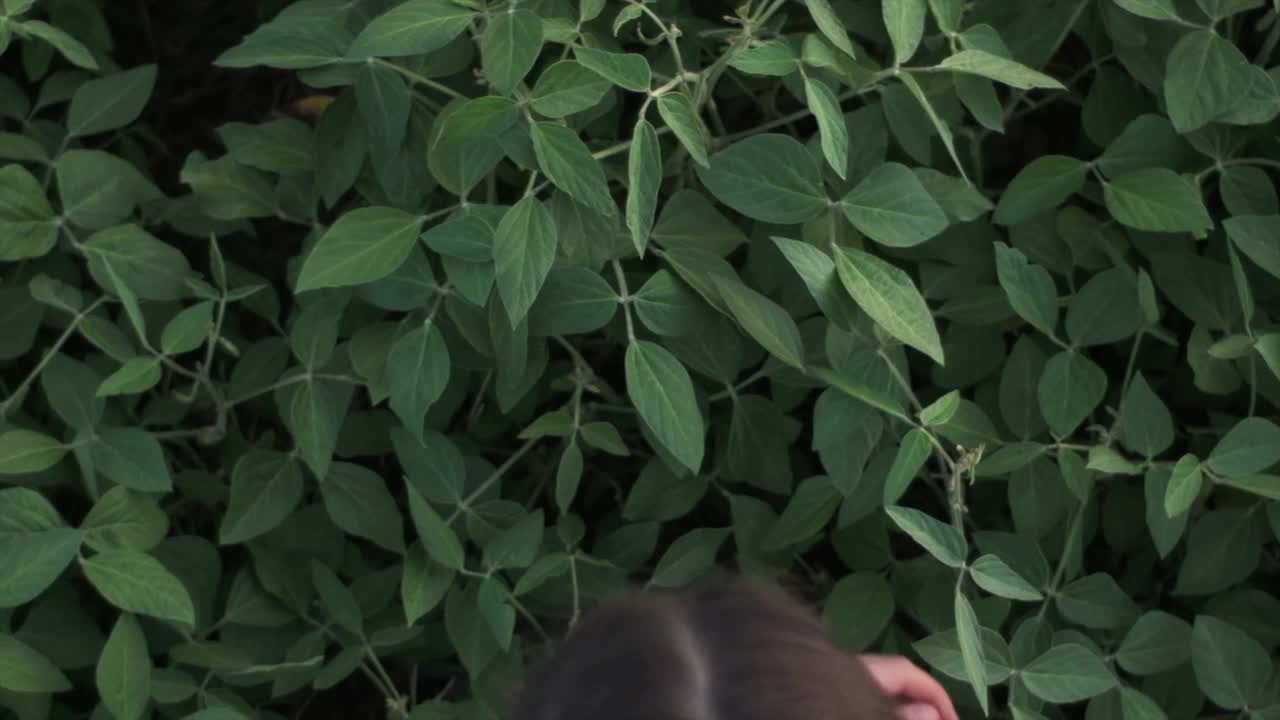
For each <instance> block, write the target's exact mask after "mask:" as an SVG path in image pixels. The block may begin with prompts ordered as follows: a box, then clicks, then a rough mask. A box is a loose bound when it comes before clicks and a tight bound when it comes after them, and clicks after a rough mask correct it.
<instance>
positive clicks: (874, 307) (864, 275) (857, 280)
mask: <svg viewBox="0 0 1280 720" xmlns="http://www.w3.org/2000/svg"><path fill="white" fill-rule="evenodd" d="M834 250H835V263H836V271H837V272H838V273H839V275H840V281H841V282H842V283H843V284H844V287H845V290H847V291H848V292H849V294H850V295H851V296H853V299H854V300H855V301H856V302H857V303H858V305H859V306H860V307H861V308H862V310H863V311H864V312H866V313H867V315H869V316H871V319H872V320H874V321H876V323H877V324H878V325H880V327H882V328H884V330H885V332H887V333H889V334H890V335H891V336H893V337H895V338H897V339H898V340H900V341H902V342H903V343H905V344H907V345H910V346H911V347H913V348H915V349H917V350H919V351H920V352H922V353H924V354H925V355H928V356H929V357H930V358H931V359H932V360H933V361H934V362H936V363H938V364H939V365H942V364H945V358H944V356H943V352H942V340H941V339H940V338H939V337H938V329H937V326H936V325H935V324H934V321H933V315H932V313H930V311H929V306H928V305H926V304H925V302H924V298H923V297H922V296H921V295H920V291H919V290H917V289H916V286H915V283H914V282H912V280H911V277H910V276H909V275H907V273H906V272H904V271H902V270H901V269H900V268H898V267H896V266H893V265H890V264H889V263H887V262H885V261H884V260H881V259H880V258H878V257H876V256H874V255H871V254H870V253H866V252H863V251H861V250H855V249H853V248H835V249H834Z"/></svg>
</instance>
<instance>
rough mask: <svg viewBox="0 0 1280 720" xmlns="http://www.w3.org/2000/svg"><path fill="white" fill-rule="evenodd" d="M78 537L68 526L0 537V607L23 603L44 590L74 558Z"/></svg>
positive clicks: (78, 548) (16, 605)
mask: <svg viewBox="0 0 1280 720" xmlns="http://www.w3.org/2000/svg"><path fill="white" fill-rule="evenodd" d="M80 540H81V536H80V533H79V532H77V531H75V530H72V529H70V528H52V529H48V530H41V531H37V532H26V533H21V534H13V535H9V536H6V537H0V577H2V578H4V582H3V583H0V608H11V607H18V606H19V605H24V604H26V603H28V602H31V601H32V600H34V599H35V598H36V597H38V596H39V595H40V594H41V593H43V592H44V591H45V590H47V589H48V587H49V586H50V585H52V584H53V582H54V581H55V580H57V579H58V576H59V575H61V574H62V571H63V570H65V569H66V568H67V565H69V564H71V561H72V560H74V559H75V557H76V554H77V553H78V552H79V551H80Z"/></svg>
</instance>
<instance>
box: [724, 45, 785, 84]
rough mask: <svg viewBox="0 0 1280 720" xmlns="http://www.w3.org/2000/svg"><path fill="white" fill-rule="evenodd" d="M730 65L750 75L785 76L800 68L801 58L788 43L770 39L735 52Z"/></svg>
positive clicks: (731, 56) (730, 57)
mask: <svg viewBox="0 0 1280 720" xmlns="http://www.w3.org/2000/svg"><path fill="white" fill-rule="evenodd" d="M729 67H731V68H733V69H735V70H739V71H741V72H744V73H747V74H749V75H768V76H772V77H785V76H787V75H790V74H791V73H793V72H795V71H796V70H798V69H799V68H800V58H799V56H797V55H796V52H795V50H794V49H793V48H792V47H791V46H790V45H788V44H787V43H785V42H783V41H781V40H768V41H766V42H762V43H760V44H759V45H755V46H754V47H748V48H743V49H741V50H738V51H736V52H734V53H733V54H732V55H730V56H729Z"/></svg>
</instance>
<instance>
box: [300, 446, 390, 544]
mask: <svg viewBox="0 0 1280 720" xmlns="http://www.w3.org/2000/svg"><path fill="white" fill-rule="evenodd" d="M320 495H321V496H322V497H323V498H324V506H325V509H326V510H328V511H329V517H330V518H332V519H333V522H334V524H335V525H337V526H338V527H339V528H341V529H342V530H343V531H345V532H347V533H349V534H351V535H355V536H356V537H362V538H367V539H369V540H372V541H373V542H375V543H377V544H378V545H381V546H382V547H384V548H386V549H387V550H390V551H391V552H394V553H403V552H404V521H403V520H402V519H401V516H400V510H399V508H397V507H396V501H395V499H394V498H392V497H391V493H389V492H387V484H386V483H385V482H383V480H382V478H381V477H379V476H378V475H377V474H375V473H374V472H373V471H372V470H369V469H368V468H365V467H363V466H361V465H353V464H351V463H345V462H335V463H334V464H333V467H332V468H331V469H330V470H329V474H328V475H327V476H326V477H325V478H324V479H323V480H322V481H321V483H320Z"/></svg>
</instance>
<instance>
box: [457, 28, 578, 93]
mask: <svg viewBox="0 0 1280 720" xmlns="http://www.w3.org/2000/svg"><path fill="white" fill-rule="evenodd" d="M541 51H542V20H541V19H540V18H539V17H538V16H537V15H535V14H533V13H532V12H529V11H528V10H524V9H520V8H512V9H511V11H510V12H502V13H497V14H495V15H493V16H492V17H490V19H489V24H488V26H487V27H486V28H485V31H484V37H483V38H481V40H480V63H481V66H482V67H483V68H484V74H485V77H487V78H488V79H489V84H490V85H492V86H493V89H494V90H497V91H498V93H499V94H501V95H509V94H511V91H512V90H514V89H515V87H516V85H517V84H518V83H519V82H520V81H521V80H523V79H524V76H525V75H527V74H528V73H529V70H531V69H532V68H533V63H534V62H535V61H536V60H537V59H538V54H539V53H540V52H541ZM579 60H581V58H579Z"/></svg>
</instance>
